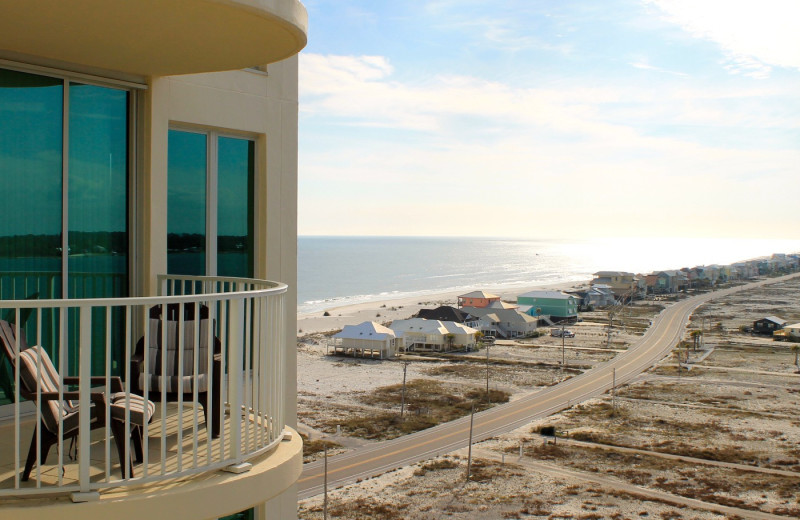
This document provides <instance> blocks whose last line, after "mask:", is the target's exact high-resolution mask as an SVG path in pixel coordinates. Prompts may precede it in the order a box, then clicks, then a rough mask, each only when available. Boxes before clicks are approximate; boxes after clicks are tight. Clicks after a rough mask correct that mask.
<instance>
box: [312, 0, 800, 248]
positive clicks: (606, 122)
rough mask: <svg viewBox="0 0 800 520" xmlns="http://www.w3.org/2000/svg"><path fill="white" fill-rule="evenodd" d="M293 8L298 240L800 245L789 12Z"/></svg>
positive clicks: (798, 69)
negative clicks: (305, 31) (305, 37)
mask: <svg viewBox="0 0 800 520" xmlns="http://www.w3.org/2000/svg"><path fill="white" fill-rule="evenodd" d="M303 3H304V5H305V6H306V8H307V9H308V14H309V42H308V45H307V47H306V48H305V49H304V50H303V52H302V53H301V55H300V119H299V125H300V128H299V139H300V143H299V222H298V232H299V234H301V235H410V236H504V237H525V238H560V239H565V238H566V239H569V238H577V239H583V238H596V237H626V236H632V237H662V236H663V237H693V238H702V237H709V238H771V239H779V238H783V239H800V203H798V201H797V199H798V198H800V31H797V30H796V21H797V20H798V19H800V2H797V1H795V0H784V1H776V0H760V1H758V2H753V1H750V0H604V1H603V2H597V1H596V0H586V1H583V0H568V1H566V0H565V1H555V0H549V1H538V0H493V1H491V2H489V1H486V0H429V1H425V0H414V1H400V2H389V1H382V0H304V2H303Z"/></svg>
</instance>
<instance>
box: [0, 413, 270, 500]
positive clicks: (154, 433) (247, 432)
mask: <svg viewBox="0 0 800 520" xmlns="http://www.w3.org/2000/svg"><path fill="white" fill-rule="evenodd" d="M178 411H179V408H178V404H177V403H167V406H166V421H162V414H161V404H160V403H157V404H156V413H155V415H154V417H153V420H152V422H151V423H150V424H149V425H148V431H147V437H148V442H145V447H146V452H147V457H146V458H145V460H146V461H147V465H146V466H145V464H134V466H133V471H134V476H135V477H137V478H139V477H143V478H146V477H153V476H157V475H161V474H162V471H164V472H165V473H166V474H170V473H175V472H177V471H179V469H178V465H179V464H180V465H181V470H184V471H185V470H188V469H191V468H193V467H197V466H206V465H208V464H214V463H215V462H216V461H220V460H222V459H223V458H227V457H228V455H229V454H227V453H225V454H224V457H221V455H220V449H221V442H222V443H224V444H226V445H227V446H226V449H230V444H229V441H228V440H229V439H230V438H231V437H230V436H231V433H232V431H231V426H232V424H233V422H234V421H231V417H230V416H229V415H227V414H226V415H225V417H224V420H223V421H222V432H221V434H220V437H219V438H217V439H212V440H211V453H210V455H211V458H210V459H209V458H208V457H209V450H208V434H207V431H206V427H205V421H204V419H203V412H202V408H200V407H198V409H197V413H198V418H197V435H196V436H195V435H194V424H193V419H192V413H193V410H192V406H191V404H186V403H184V406H183V407H182V417H179V413H178ZM181 423H182V424H183V429H182V432H179V424H181ZM262 431H263V435H264V440H263V444H267V443H268V442H269V439H268V438H267V436H268V432H267V431H265V430H264V429H263V428H261V427H260V426H259V425H257V424H256V423H255V422H254V417H253V416H252V415H251V416H250V421H247V420H245V419H244V418H243V420H242V422H241V439H242V442H241V445H242V453H247V452H249V451H252V450H254V449H255V446H256V440H258V441H259V442H261V432H262ZM33 432H34V419H33V418H30V419H27V420H23V422H22V424H21V427H20V453H19V457H20V462H19V463H20V473H21V471H22V468H23V467H24V464H25V459H26V458H27V454H28V448H29V445H30V440H31V436H32V435H33ZM105 433H106V432H105V430H104V429H103V428H98V429H96V430H93V431H92V436H91V466H90V478H91V481H92V482H103V481H105V480H106V477H107V476H106V442H105V439H106V437H105ZM179 433H180V434H181V435H180V437H181V438H180V441H179ZM256 435H258V436H259V439H256ZM162 436H163V437H164V440H165V442H164V448H165V453H166V456H165V457H164V461H163V466H162V451H161V450H162ZM195 439H196V442H197V448H196V449H195V447H194V442H195ZM179 442H180V448H181V449H180V450H179ZM248 443H249V446H248ZM69 445H70V441H66V442H65V443H64V450H65V453H64V456H63V468H64V477H63V482H62V485H64V486H69V485H73V484H77V483H78V463H77V461H73V460H70V459H69V457H68V454H67V453H66V452H67V451H68V450H69ZM179 451H180V456H179ZM108 452H109V454H110V461H111V467H110V470H111V471H110V476H109V478H110V480H111V481H112V482H113V481H115V480H119V479H121V478H122V469H121V466H120V463H119V457H118V454H117V448H116V444H115V443H114V439H113V437H111V436H110V437H109V438H108ZM195 454H196V457H195ZM209 460H210V462H209ZM0 461H2V462H3V464H0V490H4V489H10V488H13V487H14V427H13V420H12V421H5V422H4V423H0ZM40 471H41V476H40V485H41V487H42V488H49V487H53V486H58V449H57V446H53V447H52V448H51V449H50V453H49V454H48V457H47V463H46V464H43V465H42V467H41V470H40ZM36 487H37V468H36V466H34V468H33V471H32V472H31V476H30V480H29V481H28V482H20V489H30V488H36ZM54 491H57V489H54Z"/></svg>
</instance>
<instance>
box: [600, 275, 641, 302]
mask: <svg viewBox="0 0 800 520" xmlns="http://www.w3.org/2000/svg"><path fill="white" fill-rule="evenodd" d="M592 276H594V278H593V279H592V281H591V282H590V284H591V285H593V286H594V285H605V286H606V287H609V288H611V290H612V291H613V292H614V295H615V296H616V297H617V298H630V297H631V296H636V295H638V293H639V280H638V279H637V278H636V275H634V274H633V273H628V272H625V271H598V272H596V273H594V274H593V275H592Z"/></svg>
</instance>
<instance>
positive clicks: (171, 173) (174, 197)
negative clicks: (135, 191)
mask: <svg viewBox="0 0 800 520" xmlns="http://www.w3.org/2000/svg"><path fill="white" fill-rule="evenodd" d="M168 148H169V161H168V167H167V168H168V169H167V186H168V187H167V272H168V273H169V274H190V275H204V274H206V253H205V250H206V169H207V159H206V154H207V151H206V136H205V134H197V133H192V132H184V131H181V130H170V131H169V142H168Z"/></svg>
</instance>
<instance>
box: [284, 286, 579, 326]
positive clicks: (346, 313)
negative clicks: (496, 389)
mask: <svg viewBox="0 0 800 520" xmlns="http://www.w3.org/2000/svg"><path fill="white" fill-rule="evenodd" d="M588 284H589V280H586V281H584V282H575V281H572V282H564V283H561V284H545V285H533V286H529V287H516V288H514V289H508V288H503V289H496V288H492V287H475V288H474V289H469V290H461V291H456V292H453V291H451V292H444V293H438V294H428V295H425V296H412V297H405V298H396V299H387V300H381V301H374V302H365V303H356V304H352V305H343V306H339V307H331V308H329V309H324V310H321V311H318V312H313V313H308V314H298V315H297V335H298V336H303V335H306V334H318V333H322V332H331V331H338V330H340V329H342V328H343V327H344V326H345V325H358V324H359V323H362V322H364V321H376V322H378V323H383V322H387V321H393V320H399V319H405V318H409V317H410V316H413V315H414V314H416V313H417V312H419V310H420V309H424V308H434V307H438V306H440V305H452V306H455V305H456V300H457V297H458V295H460V294H465V293H467V292H469V291H471V290H484V291H486V292H490V293H493V294H497V295H498V296H500V298H501V299H502V300H503V301H510V302H514V301H516V297H517V295H518V294H522V293H525V292H528V291H532V290H536V289H540V290H557V291H560V290H566V289H573V288H578V287H583V286H586V285H588ZM326 312H327V313H328V314H330V316H325V315H324V314H325V313H326Z"/></svg>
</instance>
